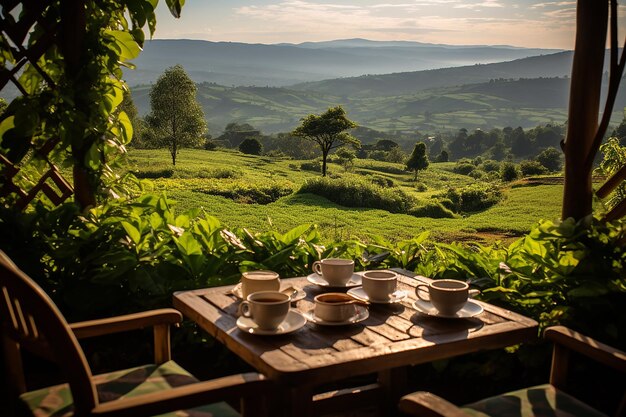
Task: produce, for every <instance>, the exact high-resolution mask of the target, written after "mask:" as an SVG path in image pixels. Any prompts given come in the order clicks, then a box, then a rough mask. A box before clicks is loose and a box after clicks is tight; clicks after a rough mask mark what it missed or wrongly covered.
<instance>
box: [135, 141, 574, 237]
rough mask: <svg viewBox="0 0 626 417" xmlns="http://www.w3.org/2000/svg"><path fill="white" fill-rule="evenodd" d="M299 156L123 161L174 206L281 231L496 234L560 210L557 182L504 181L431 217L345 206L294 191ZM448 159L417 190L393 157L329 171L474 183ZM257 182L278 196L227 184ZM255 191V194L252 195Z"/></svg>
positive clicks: (440, 184)
mask: <svg viewBox="0 0 626 417" xmlns="http://www.w3.org/2000/svg"><path fill="white" fill-rule="evenodd" d="M301 162H302V161H293V160H286V159H271V158H267V157H257V156H251V155H244V154H241V153H239V152H236V151H203V150H183V151H182V152H181V154H180V156H179V158H178V160H177V166H176V167H175V168H173V167H172V166H171V161H170V159H169V155H168V153H167V151H166V150H132V151H131V152H130V154H129V157H128V164H129V165H128V166H129V169H131V170H133V171H135V172H137V174H138V175H139V176H142V177H156V178H155V179H154V180H153V184H154V187H155V190H157V191H165V192H166V193H167V195H168V196H169V197H170V198H172V199H173V200H175V201H177V207H178V210H188V209H199V210H203V211H204V212H206V213H208V214H211V215H214V216H216V217H217V218H219V219H220V220H221V221H222V222H223V223H224V224H225V225H227V226H228V227H246V228H248V229H251V230H254V231H263V230H268V229H273V230H277V231H281V232H284V231H287V230H288V229H290V228H292V227H294V226H296V225H299V224H303V223H315V224H318V225H319V226H320V229H321V231H322V234H323V236H324V237H325V238H327V239H333V238H340V239H346V238H349V237H352V236H356V237H359V238H361V239H366V240H367V239H368V237H369V236H371V235H372V234H376V235H381V236H384V237H385V238H387V239H390V240H399V239H403V238H409V237H411V236H414V235H416V234H418V233H420V232H421V231H424V230H429V231H431V232H432V233H433V235H434V236H435V238H437V239H440V240H446V241H450V240H481V239H486V240H496V239H503V238H506V237H507V236H516V235H520V234H522V233H524V232H525V231H527V230H528V229H529V228H530V226H531V225H532V224H534V223H535V222H536V221H537V220H538V219H540V218H545V219H554V218H557V217H558V215H559V208H560V201H561V195H562V186H561V185H539V186H533V187H530V186H520V187H516V188H509V187H505V188H504V189H503V193H504V199H503V200H502V201H501V202H500V203H499V204H497V205H495V206H493V207H491V208H489V209H487V210H485V211H482V212H478V213H472V214H469V215H465V216H463V217H460V218H455V219H434V218H430V217H415V216H411V215H407V214H393V213H389V212H388V211H385V210H378V209H367V208H349V207H343V206H340V205H338V204H335V203H332V202H330V201H329V200H327V199H325V198H322V197H319V196H317V195H313V194H297V193H295V191H297V190H298V189H299V188H300V186H301V185H302V184H303V183H304V181H306V180H307V179H312V178H317V177H319V174H318V173H314V172H309V171H303V170H301V169H300V168H299V167H300V163H301ZM452 166H453V164H452V163H441V164H431V166H430V167H429V168H428V169H427V170H426V171H425V172H424V173H421V174H420V179H419V182H420V183H422V184H424V185H425V187H426V188H425V190H424V191H417V190H416V188H415V184H414V182H413V181H412V174H409V173H404V172H402V169H403V167H402V166H401V165H399V164H393V163H386V162H378V161H373V160H358V161H357V162H356V164H355V167H354V169H353V172H352V173H344V170H343V168H341V167H340V166H338V165H336V164H332V163H331V164H330V165H329V170H330V172H331V173H332V174H336V175H340V176H342V177H344V178H349V177H351V176H354V177H363V176H367V175H377V176H381V177H386V178H389V179H391V180H392V181H393V182H394V183H395V185H396V187H397V188H395V189H397V190H402V191H404V192H406V193H407V194H410V195H411V196H413V197H415V198H416V199H418V200H420V201H428V200H429V199H430V196H432V195H433V194H436V193H439V192H441V191H442V190H445V189H446V188H447V187H449V186H454V187H462V186H465V185H469V184H473V183H474V182H475V180H474V179H472V178H470V177H468V176H464V175H458V174H454V173H452V172H451V169H452ZM246 187H253V188H254V187H256V188H259V189H270V188H272V187H273V188H272V189H277V190H280V193H281V195H282V196H280V197H279V198H277V199H275V201H273V202H270V203H268V204H257V203H254V202H252V201H251V200H250V199H249V196H248V195H247V194H244V195H243V196H242V195H239V196H238V197H236V198H235V199H233V197H232V196H229V194H228V192H226V191H228V190H234V189H238V190H241V189H244V188H246ZM216 193H217V194H220V195H216ZM253 197H254V196H253Z"/></svg>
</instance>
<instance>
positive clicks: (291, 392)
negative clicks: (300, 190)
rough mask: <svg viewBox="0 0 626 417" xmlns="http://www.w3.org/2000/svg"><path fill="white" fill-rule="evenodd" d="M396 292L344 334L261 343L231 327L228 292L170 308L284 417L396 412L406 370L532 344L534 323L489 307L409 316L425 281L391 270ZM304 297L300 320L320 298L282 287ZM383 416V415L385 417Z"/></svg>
mask: <svg viewBox="0 0 626 417" xmlns="http://www.w3.org/2000/svg"><path fill="white" fill-rule="evenodd" d="M396 272H400V273H402V274H403V275H399V280H398V287H399V289H404V290H407V291H408V292H409V297H408V298H407V299H405V300H404V301H402V302H401V303H399V304H394V305H372V306H370V308H369V310H370V316H369V318H368V319H367V320H365V321H363V322H361V323H359V324H356V325H352V326H346V327H323V326H318V325H316V324H313V323H307V324H306V326H305V327H304V328H302V329H300V330H299V331H297V332H294V333H291V334H287V335H281V336H271V337H267V336H266V337H261V336H255V335H251V334H247V333H244V332H242V331H240V330H239V329H238V328H237V326H236V321H237V307H238V305H239V300H238V299H237V298H236V297H234V296H233V295H230V294H228V293H227V291H228V290H229V289H231V288H232V286H226V287H215V288H207V289H200V290H194V291H182V292H178V293H176V294H174V307H175V308H177V309H179V310H180V311H181V312H182V313H183V314H184V315H185V316H187V317H188V318H190V319H192V320H193V321H195V322H196V323H198V324H199V325H200V327H202V328H203V329H204V330H205V331H207V332H208V333H209V334H211V335H212V336H213V337H215V338H216V339H217V340H219V341H220V342H222V343H223V344H224V345H226V347H227V348H228V349H230V350H231V351H232V352H234V353H235V354H237V355H238V356H240V357H241V358H242V359H243V360H245V361H246V362H248V363H249V364H250V365H252V366H253V367H254V368H256V369H257V370H258V371H259V372H261V373H263V374H264V375H266V376H267V377H268V378H270V379H271V380H274V381H275V382H276V385H277V387H278V388H277V389H278V390H279V391H281V392H280V394H279V395H281V397H282V398H283V399H289V401H287V402H288V404H286V403H284V402H283V403H282V404H281V407H280V409H281V410H282V412H283V413H284V415H292V416H298V417H304V416H307V415H322V414H325V413H327V412H329V411H336V410H339V409H340V408H348V409H349V408H352V407H354V406H355V404H358V405H364V404H366V400H368V401H369V402H378V403H379V404H383V413H384V412H385V411H384V410H385V407H388V408H387V411H389V410H390V409H394V410H395V407H396V404H397V400H398V398H399V397H400V396H401V395H402V394H404V393H405V392H404V389H405V387H406V386H407V384H406V372H405V371H406V367H407V366H409V365H416V364H420V363H426V362H431V361H434V360H439V359H445V358H450V357H453V356H458V355H463V354H466V353H471V352H476V351H479V350H484V349H495V348H503V347H506V346H511V345H514V344H517V343H521V342H524V341H529V340H533V339H534V338H536V335H537V322H535V321H534V320H531V319H529V318H527V317H524V316H521V315H519V314H516V313H513V312H511V311H508V310H504V309H502V308H499V307H496V306H493V305H491V304H487V303H482V302H481V303H480V304H481V305H482V306H483V307H484V310H485V311H484V312H483V313H481V314H480V315H478V316H476V317H474V318H471V319H456V320H450V319H440V318H435V317H428V316H425V315H423V314H421V313H419V312H417V311H416V310H415V308H414V307H413V302H414V301H415V293H414V288H415V286H416V285H417V284H420V283H428V282H430V281H431V280H430V279H428V278H425V277H421V276H415V277H412V275H413V274H411V273H410V272H408V271H404V270H396ZM282 281H283V286H284V285H285V284H286V283H288V284H289V285H293V286H294V287H296V288H302V289H304V290H305V291H306V293H307V297H306V299H304V300H301V301H298V302H297V303H295V308H297V309H298V310H299V311H301V312H304V311H307V310H309V309H311V308H313V297H315V296H316V295H317V294H320V293H322V292H325V291H324V290H323V289H321V288H319V287H317V286H315V285H312V284H310V283H309V282H308V281H307V280H306V278H291V279H284V280H282ZM367 374H377V376H378V377H377V382H376V383H373V384H369V385H367V386H364V387H359V388H358V389H340V390H335V391H331V392H327V393H316V389H317V390H319V387H320V386H322V385H324V384H328V383H332V382H338V381H342V380H346V379H348V378H352V377H356V376H360V375H367ZM383 415H384V414H383Z"/></svg>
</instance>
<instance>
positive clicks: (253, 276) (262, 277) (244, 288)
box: [241, 270, 280, 300]
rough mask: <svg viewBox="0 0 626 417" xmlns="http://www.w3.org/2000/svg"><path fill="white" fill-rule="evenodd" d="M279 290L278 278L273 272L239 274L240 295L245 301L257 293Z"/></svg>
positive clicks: (262, 271)
mask: <svg viewBox="0 0 626 417" xmlns="http://www.w3.org/2000/svg"><path fill="white" fill-rule="evenodd" d="M278 290H280V277H279V275H278V274H277V273H276V272H274V271H264V270H260V271H248V272H244V273H242V274H241V294H242V295H243V299H244V300H245V299H246V298H247V297H248V296H249V295H250V294H252V293H255V292H258V291H278Z"/></svg>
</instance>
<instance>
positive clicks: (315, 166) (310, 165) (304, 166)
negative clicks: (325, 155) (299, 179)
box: [300, 159, 322, 172]
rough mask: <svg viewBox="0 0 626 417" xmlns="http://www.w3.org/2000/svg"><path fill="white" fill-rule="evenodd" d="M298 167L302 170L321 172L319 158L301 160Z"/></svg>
mask: <svg viewBox="0 0 626 417" xmlns="http://www.w3.org/2000/svg"><path fill="white" fill-rule="evenodd" d="M300 169H301V170H303V171H313V172H322V162H321V161H320V160H319V159H315V160H313V161H310V162H303V163H301V164H300Z"/></svg>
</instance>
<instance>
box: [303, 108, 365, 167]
mask: <svg viewBox="0 0 626 417" xmlns="http://www.w3.org/2000/svg"><path fill="white" fill-rule="evenodd" d="M356 126H357V125H356V123H354V122H353V121H352V120H350V119H348V117H347V116H346V111H345V110H344V109H343V108H342V107H341V106H337V107H331V108H329V109H328V110H326V111H325V112H324V113H322V114H320V115H319V116H318V115H316V114H309V115H308V116H306V117H305V118H303V119H302V124H301V125H300V126H298V127H297V128H296V129H295V130H294V131H293V132H292V134H293V135H294V136H298V137H301V138H304V139H307V140H310V141H312V142H315V143H317V144H318V145H319V147H320V150H321V151H322V176H324V177H325V176H326V159H327V158H328V153H329V152H330V151H331V150H333V149H335V148H338V147H340V146H343V145H346V144H350V145H353V146H354V147H356V148H358V147H360V146H361V142H360V141H359V140H358V139H357V138H355V137H354V136H352V135H350V134H349V133H348V132H346V131H347V130H348V129H353V128H355V127H356Z"/></svg>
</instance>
